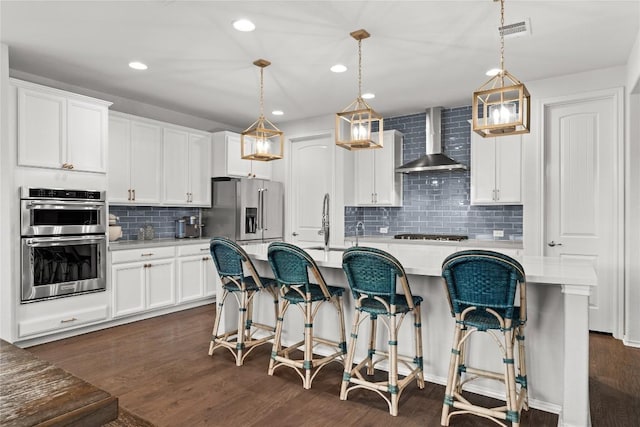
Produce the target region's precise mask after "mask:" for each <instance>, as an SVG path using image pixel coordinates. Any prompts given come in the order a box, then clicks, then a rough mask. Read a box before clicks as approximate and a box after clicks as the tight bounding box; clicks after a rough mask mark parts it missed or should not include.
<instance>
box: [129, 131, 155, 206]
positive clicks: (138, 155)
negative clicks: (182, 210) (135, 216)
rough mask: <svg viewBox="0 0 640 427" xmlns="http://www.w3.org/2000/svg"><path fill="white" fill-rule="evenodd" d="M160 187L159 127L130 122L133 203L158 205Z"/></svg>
mask: <svg viewBox="0 0 640 427" xmlns="http://www.w3.org/2000/svg"><path fill="white" fill-rule="evenodd" d="M161 185H162V141H161V132H160V127H159V126H156V125H153V124H149V123H142V122H135V121H132V122H131V189H132V190H133V191H134V193H135V197H134V198H133V199H134V200H133V202H134V203H137V204H142V203H150V204H155V203H160V198H161V197H160V196H161V191H160V189H161Z"/></svg>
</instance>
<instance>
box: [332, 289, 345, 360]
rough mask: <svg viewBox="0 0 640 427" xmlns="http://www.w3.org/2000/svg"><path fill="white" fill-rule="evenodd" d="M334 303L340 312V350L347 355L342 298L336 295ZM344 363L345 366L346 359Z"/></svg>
mask: <svg viewBox="0 0 640 427" xmlns="http://www.w3.org/2000/svg"><path fill="white" fill-rule="evenodd" d="M334 301H335V302H334V305H335V306H336V310H338V322H339V323H340V326H339V327H340V349H342V354H343V355H344V354H347V335H346V333H345V329H344V328H345V326H344V309H343V305H342V296H341V295H336V296H335V300H334ZM342 363H343V364H344V357H343V359H342Z"/></svg>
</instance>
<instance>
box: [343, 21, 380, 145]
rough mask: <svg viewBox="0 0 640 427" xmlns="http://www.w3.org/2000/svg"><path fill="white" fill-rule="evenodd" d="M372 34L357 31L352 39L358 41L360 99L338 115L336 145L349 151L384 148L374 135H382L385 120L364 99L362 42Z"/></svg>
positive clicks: (353, 33)
mask: <svg viewBox="0 0 640 427" xmlns="http://www.w3.org/2000/svg"><path fill="white" fill-rule="evenodd" d="M369 36H370V34H369V33H368V32H367V31H366V30H357V31H354V32H352V33H351V37H353V38H354V39H356V40H358V97H357V98H356V100H355V101H353V102H352V103H351V104H349V105H348V106H347V107H346V108H345V109H344V110H342V111H341V112H339V113H336V130H335V132H336V145H337V146H339V147H342V148H346V149H347V150H362V149H368V148H382V145H383V140H382V138H378V137H377V136H376V137H375V138H374V137H373V133H374V132H377V133H378V135H382V132H383V131H384V129H383V121H384V120H383V118H382V116H381V115H380V114H378V113H376V112H375V111H374V110H373V108H371V106H369V104H367V102H366V101H365V100H364V99H363V98H362V40H363V39H366V38H368V37H369Z"/></svg>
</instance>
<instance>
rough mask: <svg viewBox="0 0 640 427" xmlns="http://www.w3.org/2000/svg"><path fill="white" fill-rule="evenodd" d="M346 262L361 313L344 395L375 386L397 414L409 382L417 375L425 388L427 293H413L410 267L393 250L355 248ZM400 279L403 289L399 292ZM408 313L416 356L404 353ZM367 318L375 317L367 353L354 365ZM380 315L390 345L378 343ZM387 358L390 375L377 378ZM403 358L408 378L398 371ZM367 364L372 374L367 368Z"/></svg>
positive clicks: (357, 315)
mask: <svg viewBox="0 0 640 427" xmlns="http://www.w3.org/2000/svg"><path fill="white" fill-rule="evenodd" d="M342 267H343V269H344V271H345V274H346V276H347V280H348V281H349V287H350V288H351V292H352V294H353V298H354V300H355V313H354V317H353V326H352V330H351V339H350V341H349V347H348V349H347V357H346V360H345V364H344V374H343V377H342V387H341V389H340V399H341V400H347V395H348V394H349V392H350V391H351V390H354V389H357V388H363V389H368V390H372V391H374V392H376V393H378V394H379V395H380V396H381V397H382V398H383V399H384V400H385V401H386V402H387V404H388V405H389V412H390V413H391V415H393V416H396V415H398V402H399V400H400V395H401V394H402V391H403V390H404V389H405V387H407V386H408V385H409V384H410V383H411V382H412V381H413V380H414V379H415V380H416V381H417V384H418V387H419V388H421V389H422V388H424V378H423V373H422V323H421V314H420V304H421V302H422V297H419V296H414V295H412V294H411V289H410V287H409V281H408V280H407V275H406V274H405V271H404V268H403V267H402V265H401V264H400V262H399V261H398V260H397V259H395V258H394V257H393V256H392V255H390V254H388V253H387V252H384V251H381V250H378V249H374V248H366V247H353V248H349V249H347V250H346V251H345V252H344V254H343V256H342ZM397 281H399V283H400V287H401V289H402V292H403V293H396V282H397ZM408 313H412V314H413V332H414V347H415V355H414V356H413V357H409V356H404V355H399V354H398V330H399V329H400V326H401V325H402V322H403V320H404V318H405V316H406V315H407V314H408ZM367 317H368V318H369V319H370V334H369V349H368V353H367V357H365V358H364V359H363V360H362V361H361V362H359V363H358V364H357V365H356V366H353V363H354V362H353V361H354V358H355V353H356V342H357V339H358V332H359V329H360V324H361V323H362V322H363V321H365V320H366V318H367ZM378 320H380V321H381V322H382V324H383V325H384V326H385V327H386V329H387V332H388V334H387V335H388V340H387V343H388V345H389V347H388V350H386V349H379V348H377V346H376V338H377V336H376V335H377V321H378ZM382 361H386V362H388V369H389V373H388V376H387V380H386V381H375V380H373V378H371V376H372V375H374V372H375V366H376V365H377V364H378V363H380V362H382ZM400 363H401V364H403V365H404V367H405V368H406V369H407V370H408V371H409V373H408V374H407V375H406V376H404V378H400V376H399V374H398V366H399V364H400ZM364 368H366V374H365V373H363V372H362V370H363V369H364Z"/></svg>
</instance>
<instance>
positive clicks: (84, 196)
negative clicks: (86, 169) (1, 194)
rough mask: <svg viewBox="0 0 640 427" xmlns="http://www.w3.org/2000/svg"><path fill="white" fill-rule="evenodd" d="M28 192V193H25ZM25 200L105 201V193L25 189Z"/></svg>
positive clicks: (56, 189)
mask: <svg viewBox="0 0 640 427" xmlns="http://www.w3.org/2000/svg"><path fill="white" fill-rule="evenodd" d="M25 190H26V191H25ZM22 193H23V194H22V198H23V199H74V200H104V192H102V191H90V190H64V189H60V188H23V191H22Z"/></svg>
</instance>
